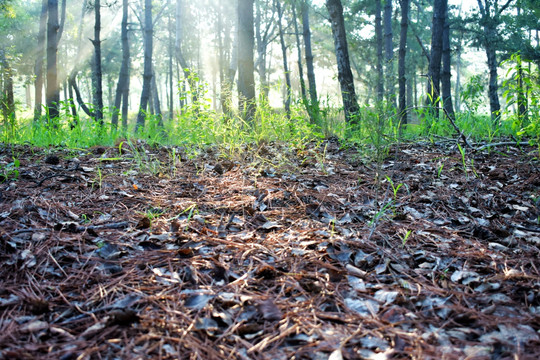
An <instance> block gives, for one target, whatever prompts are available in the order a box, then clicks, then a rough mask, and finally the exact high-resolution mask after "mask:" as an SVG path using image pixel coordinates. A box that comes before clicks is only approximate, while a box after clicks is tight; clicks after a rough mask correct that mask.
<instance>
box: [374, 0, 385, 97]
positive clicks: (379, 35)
mask: <svg viewBox="0 0 540 360" xmlns="http://www.w3.org/2000/svg"><path fill="white" fill-rule="evenodd" d="M375 42H376V43H377V103H379V104H380V103H382V101H383V99H384V70H383V27H382V6H381V0H375Z"/></svg>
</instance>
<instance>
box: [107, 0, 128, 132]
mask: <svg viewBox="0 0 540 360" xmlns="http://www.w3.org/2000/svg"><path fill="white" fill-rule="evenodd" d="M128 20H129V4H128V0H122V25H121V35H120V36H121V41H122V65H121V66H120V74H119V76H118V83H117V85H116V96H115V98H114V109H113V114H112V119H111V125H112V127H113V128H114V129H117V128H118V115H119V112H120V104H122V128H123V129H124V130H126V127H127V116H128V113H127V112H128V106H129V104H128V101H127V99H128V96H129V63H130V57H131V54H130V49H129V36H128V35H129V34H128Z"/></svg>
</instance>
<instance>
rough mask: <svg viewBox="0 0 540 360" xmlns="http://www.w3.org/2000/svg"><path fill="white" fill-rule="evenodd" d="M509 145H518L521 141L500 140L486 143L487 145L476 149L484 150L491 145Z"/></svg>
mask: <svg viewBox="0 0 540 360" xmlns="http://www.w3.org/2000/svg"><path fill="white" fill-rule="evenodd" d="M507 145H513V146H518V145H519V143H517V142H513V141H503V142H498V143H493V144H485V145H482V146H480V147H479V148H476V149H475V151H480V150H484V149H487V148H489V147H497V146H507Z"/></svg>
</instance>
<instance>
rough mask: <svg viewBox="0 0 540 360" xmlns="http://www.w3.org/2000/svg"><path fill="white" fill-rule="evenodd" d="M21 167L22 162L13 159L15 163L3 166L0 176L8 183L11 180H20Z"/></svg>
mask: <svg viewBox="0 0 540 360" xmlns="http://www.w3.org/2000/svg"><path fill="white" fill-rule="evenodd" d="M20 166H21V162H20V161H19V159H16V158H13V161H12V162H10V163H9V164H6V165H5V166H3V167H2V168H1V169H0V171H1V174H0V176H1V177H2V178H3V182H5V181H8V180H10V179H18V178H19V167H20Z"/></svg>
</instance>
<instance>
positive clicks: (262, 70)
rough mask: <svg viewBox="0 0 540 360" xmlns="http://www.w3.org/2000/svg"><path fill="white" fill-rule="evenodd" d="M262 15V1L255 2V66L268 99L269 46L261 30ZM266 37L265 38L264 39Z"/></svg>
mask: <svg viewBox="0 0 540 360" xmlns="http://www.w3.org/2000/svg"><path fill="white" fill-rule="evenodd" d="M261 18H262V15H261V2H260V1H256V2H255V21H254V26H255V38H256V40H257V63H256V64H255V67H256V68H257V72H258V73H259V81H260V83H261V95H262V97H263V98H264V99H265V101H268V94H269V93H270V87H269V85H268V75H267V70H266V50H267V48H268V40H267V39H266V36H264V35H266V34H263V31H262V30H261V26H262V20H261ZM263 37H264V39H263Z"/></svg>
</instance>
